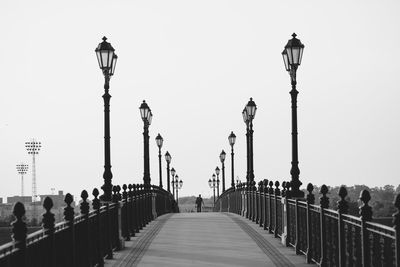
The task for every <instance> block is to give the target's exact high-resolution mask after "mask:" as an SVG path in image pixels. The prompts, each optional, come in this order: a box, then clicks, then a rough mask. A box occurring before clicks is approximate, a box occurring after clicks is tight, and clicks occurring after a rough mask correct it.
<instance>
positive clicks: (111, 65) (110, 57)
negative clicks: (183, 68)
mask: <svg viewBox="0 0 400 267" xmlns="http://www.w3.org/2000/svg"><path fill="white" fill-rule="evenodd" d="M106 40H107V38H106V37H103V42H101V43H99V45H98V46H97V48H96V49H95V52H96V56H97V61H98V62H99V67H100V69H101V71H102V72H103V75H104V95H103V99H104V173H103V179H104V185H103V186H102V187H101V189H103V191H104V194H103V195H102V196H101V197H100V198H101V199H102V200H103V201H111V189H112V182H111V180H112V177H113V175H112V172H111V156H110V98H111V95H110V94H109V93H108V90H109V89H110V78H111V76H113V75H114V71H115V66H116V64H117V59H118V57H117V55H116V54H115V53H114V51H115V50H114V48H113V47H112V46H111V44H110V43H108V42H107V41H106Z"/></svg>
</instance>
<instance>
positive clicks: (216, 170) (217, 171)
mask: <svg viewBox="0 0 400 267" xmlns="http://www.w3.org/2000/svg"><path fill="white" fill-rule="evenodd" d="M219 173H220V170H219V168H218V166H217V168H215V174H216V175H217V197H219Z"/></svg>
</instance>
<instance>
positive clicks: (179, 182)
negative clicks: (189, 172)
mask: <svg viewBox="0 0 400 267" xmlns="http://www.w3.org/2000/svg"><path fill="white" fill-rule="evenodd" d="M182 185H183V181H182V179H181V180H179V176H178V175H175V179H174V181H173V183H172V189H173V190H176V205H179V197H178V190H180V189H181V188H182Z"/></svg>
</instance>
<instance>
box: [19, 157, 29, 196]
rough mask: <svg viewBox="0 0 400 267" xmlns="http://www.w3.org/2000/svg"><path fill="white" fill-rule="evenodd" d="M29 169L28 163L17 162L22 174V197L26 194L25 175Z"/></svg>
mask: <svg viewBox="0 0 400 267" xmlns="http://www.w3.org/2000/svg"><path fill="white" fill-rule="evenodd" d="M27 171H28V164H24V163H23V162H21V164H17V172H18V174H20V175H21V197H23V196H24V175H25V174H26V172H27Z"/></svg>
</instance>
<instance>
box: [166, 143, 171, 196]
mask: <svg viewBox="0 0 400 267" xmlns="http://www.w3.org/2000/svg"><path fill="white" fill-rule="evenodd" d="M165 160H166V161H167V189H168V192H171V190H170V187H169V172H170V171H169V164H170V163H171V155H170V154H169V152H168V151H167V153H165Z"/></svg>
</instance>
